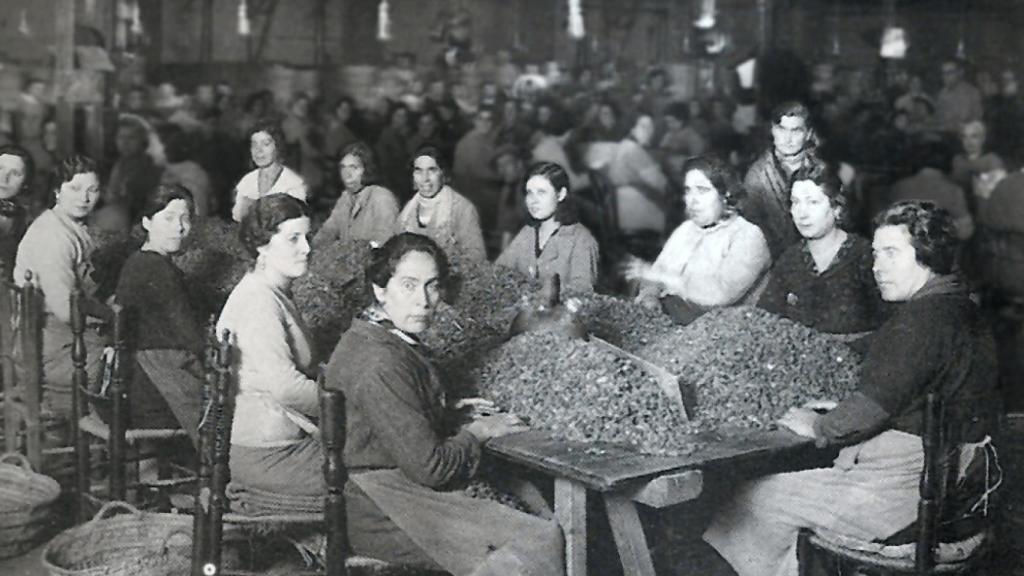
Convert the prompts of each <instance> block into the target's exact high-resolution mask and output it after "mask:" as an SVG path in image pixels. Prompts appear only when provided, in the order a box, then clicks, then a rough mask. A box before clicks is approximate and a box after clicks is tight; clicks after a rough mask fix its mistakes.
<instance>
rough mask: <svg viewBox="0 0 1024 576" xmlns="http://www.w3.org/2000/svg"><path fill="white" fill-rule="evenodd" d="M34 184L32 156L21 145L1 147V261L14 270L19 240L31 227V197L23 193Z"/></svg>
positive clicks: (9, 269) (8, 268)
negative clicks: (28, 209)
mask: <svg viewBox="0 0 1024 576" xmlns="http://www.w3.org/2000/svg"><path fill="white" fill-rule="evenodd" d="M32 183H33V162H32V156H31V155H29V153H28V152H26V151H25V149H24V148H22V147H20V146H15V145H13V144H7V145H4V146H0V261H3V264H4V266H6V268H7V270H8V272H10V271H11V270H13V269H14V257H15V256H16V255H17V254H18V243H19V242H21V237H22V236H24V235H25V228H26V226H28V223H27V219H26V215H27V210H26V209H25V206H26V204H28V203H29V201H30V200H31V199H30V198H28V194H24V195H22V194H21V193H22V192H23V191H26V190H28V189H29V188H30V187H31V186H32Z"/></svg>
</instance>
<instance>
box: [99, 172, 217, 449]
mask: <svg viewBox="0 0 1024 576" xmlns="http://www.w3.org/2000/svg"><path fill="white" fill-rule="evenodd" d="M194 214H195V204H194V202H193V201H192V194H191V193H190V192H189V191H188V190H187V189H186V188H184V187H182V186H178V185H161V186H158V187H157V189H156V191H155V192H154V193H153V194H152V195H151V196H150V198H149V199H148V200H147V202H146V205H145V207H144V209H143V214H142V227H143V229H145V230H146V241H145V243H144V244H143V245H142V247H141V248H140V249H139V251H138V252H136V253H134V254H132V255H131V256H130V257H129V258H128V260H127V261H126V262H125V263H124V267H123V268H122V269H121V277H120V279H119V281H118V283H117V292H116V294H117V302H118V304H120V305H121V306H124V307H125V308H126V309H128V310H130V313H131V318H132V321H133V322H134V325H135V331H134V334H135V346H134V348H135V351H136V353H135V361H136V369H135V370H133V371H132V382H131V386H132V393H131V397H132V402H131V415H130V423H129V426H130V427H132V428H179V427H180V428H182V429H184V430H185V432H187V433H188V435H189V437H190V438H191V439H192V441H193V443H195V442H196V439H197V438H198V428H199V416H200V411H201V408H200V400H201V398H200V396H201V391H202V384H203V367H202V362H201V359H202V350H203V343H204V332H203V328H202V323H201V321H200V316H199V314H197V313H196V310H195V307H194V306H193V304H192V302H191V301H190V300H189V296H188V295H189V292H188V285H187V283H186V280H185V275H184V274H183V273H182V271H181V270H180V269H179V268H178V267H177V266H176V265H175V264H174V261H173V260H171V257H172V256H173V255H174V254H177V253H178V252H180V251H181V249H182V245H183V243H184V242H185V241H186V240H187V238H188V235H189V233H190V232H191V231H192V217H193V215H194Z"/></svg>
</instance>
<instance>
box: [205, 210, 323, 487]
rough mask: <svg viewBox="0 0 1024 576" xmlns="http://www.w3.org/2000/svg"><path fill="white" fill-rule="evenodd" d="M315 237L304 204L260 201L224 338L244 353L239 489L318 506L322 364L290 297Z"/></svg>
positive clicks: (247, 229) (224, 317)
mask: <svg viewBox="0 0 1024 576" xmlns="http://www.w3.org/2000/svg"><path fill="white" fill-rule="evenodd" d="M308 235H309V213H308V209H307V207H306V204H305V203H304V202H302V201H301V200H297V199H295V198H293V197H291V196H288V195H285V194H272V195H270V196H264V197H262V198H260V199H258V200H256V202H255V203H254V204H253V205H252V209H251V210H249V212H248V213H247V214H246V217H245V218H244V219H242V225H241V229H240V231H239V236H240V237H241V240H242V244H243V245H244V246H245V249H246V251H247V252H249V254H250V255H251V256H252V257H253V258H255V259H256V265H255V267H254V268H253V270H252V271H251V272H249V273H248V274H246V275H245V276H243V277H242V279H241V280H240V281H239V282H238V285H237V286H235V288H234V290H232V291H231V294H230V295H229V296H228V300H227V302H226V303H225V304H224V309H223V310H222V311H221V313H220V319H219V320H218V321H217V333H218V334H220V333H222V332H223V331H224V330H230V331H231V334H232V338H233V340H234V345H235V347H236V351H235V357H234V358H233V362H234V364H235V370H236V374H237V378H238V392H237V396H236V400H235V421H234V425H233V426H232V428H231V455H230V461H231V481H232V483H233V484H235V485H237V486H240V487H242V488H243V489H244V488H251V489H254V490H262V491H266V492H271V493H277V494H288V495H294V496H309V497H310V502H311V505H312V506H316V505H318V504H316V503H317V502H318V501H320V500H322V496H323V494H324V490H325V489H324V484H323V474H322V472H321V468H322V466H323V449H322V448H321V445H320V441H319V440H318V439H317V438H316V437H314V436H313V432H314V431H315V430H316V426H315V425H314V424H313V423H312V421H311V420H310V419H311V418H315V417H316V415H317V414H318V413H319V398H318V395H317V386H316V381H315V380H314V379H313V378H314V377H315V371H316V364H315V363H314V357H313V349H312V346H311V344H310V343H311V339H310V336H309V331H308V330H307V328H306V325H305V323H304V322H303V320H302V317H301V316H300V315H299V311H298V310H297V309H296V308H295V303H294V302H292V299H291V296H290V295H289V294H290V293H289V290H290V287H291V284H292V281H293V280H295V279H296V278H298V277H300V276H302V275H303V274H305V273H306V269H307V266H308V263H309V242H308V240H307V236H308ZM318 499H319V500H318Z"/></svg>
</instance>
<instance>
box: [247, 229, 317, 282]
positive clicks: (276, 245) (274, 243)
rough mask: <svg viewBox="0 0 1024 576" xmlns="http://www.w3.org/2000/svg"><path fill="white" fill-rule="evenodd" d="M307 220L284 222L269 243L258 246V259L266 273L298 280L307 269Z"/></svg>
mask: <svg viewBox="0 0 1024 576" xmlns="http://www.w3.org/2000/svg"><path fill="white" fill-rule="evenodd" d="M308 236H309V218H307V217H305V216H302V217H300V218H292V219H291V220H285V221H284V222H282V223H281V224H279V225H278V227H277V233H276V234H274V235H273V236H271V238H270V242H267V243H266V244H265V245H263V246H260V247H259V248H258V249H257V250H258V251H259V258H260V260H261V263H262V265H263V266H264V267H265V268H266V270H267V271H272V272H275V273H277V274H280V275H281V276H283V277H285V278H290V279H294V278H298V277H299V276H302V275H303V274H305V273H306V269H307V268H308V267H309V238H308Z"/></svg>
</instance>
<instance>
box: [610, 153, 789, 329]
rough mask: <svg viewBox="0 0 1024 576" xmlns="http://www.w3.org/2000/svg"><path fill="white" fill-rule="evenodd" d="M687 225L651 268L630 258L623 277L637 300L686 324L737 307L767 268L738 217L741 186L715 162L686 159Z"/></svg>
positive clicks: (756, 238)
mask: <svg viewBox="0 0 1024 576" xmlns="http://www.w3.org/2000/svg"><path fill="white" fill-rule="evenodd" d="M683 172H684V175H685V192H684V194H685V196H684V199H685V202H686V221H684V222H683V223H682V224H680V225H679V227H678V228H676V229H675V231H674V232H672V235H671V236H669V239H668V242H666V243H665V246H664V247H663V248H662V249H661V253H660V254H659V255H658V258H657V260H655V261H654V264H653V265H651V264H648V263H647V262H643V261H641V260H636V259H634V260H632V261H631V262H629V263H627V264H626V267H625V269H624V273H625V275H626V278H627V279H628V280H640V281H641V282H642V284H641V287H640V292H639V294H638V295H637V298H636V299H637V301H638V302H640V303H641V304H644V305H646V306H650V307H655V306H657V305H658V300H659V299H660V300H661V306H662V308H663V309H664V310H665V312H666V313H668V314H669V315H670V316H672V318H673V319H674V320H675V321H676V322H678V323H680V324H688V323H690V322H692V321H693V320H694V319H696V318H697V317H699V316H700V315H701V314H703V313H704V312H705V311H707V310H709V309H711V308H718V307H722V306H731V305H734V304H739V303H741V302H742V301H743V300H744V297H746V296H748V295H749V294H751V293H752V292H753V291H754V288H755V284H756V283H757V281H758V279H759V278H761V276H762V274H763V273H764V271H765V270H767V269H768V266H769V265H770V264H771V254H770V253H769V252H768V244H767V242H765V238H764V234H762V233H761V230H760V229H759V228H758V227H757V226H755V225H753V224H751V223H750V222H748V221H747V220H745V219H744V218H743V217H742V216H740V215H739V214H738V213H737V209H736V206H737V203H738V202H739V201H740V200H741V198H740V196H741V195H742V188H741V187H740V183H739V179H738V178H737V176H736V173H735V172H734V171H733V169H732V168H731V167H730V166H729V165H728V164H726V163H725V162H723V161H722V160H719V159H718V158H714V157H711V156H701V157H698V158H694V159H692V160H690V161H688V162H687V163H686V165H685V167H684V169H683Z"/></svg>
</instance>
